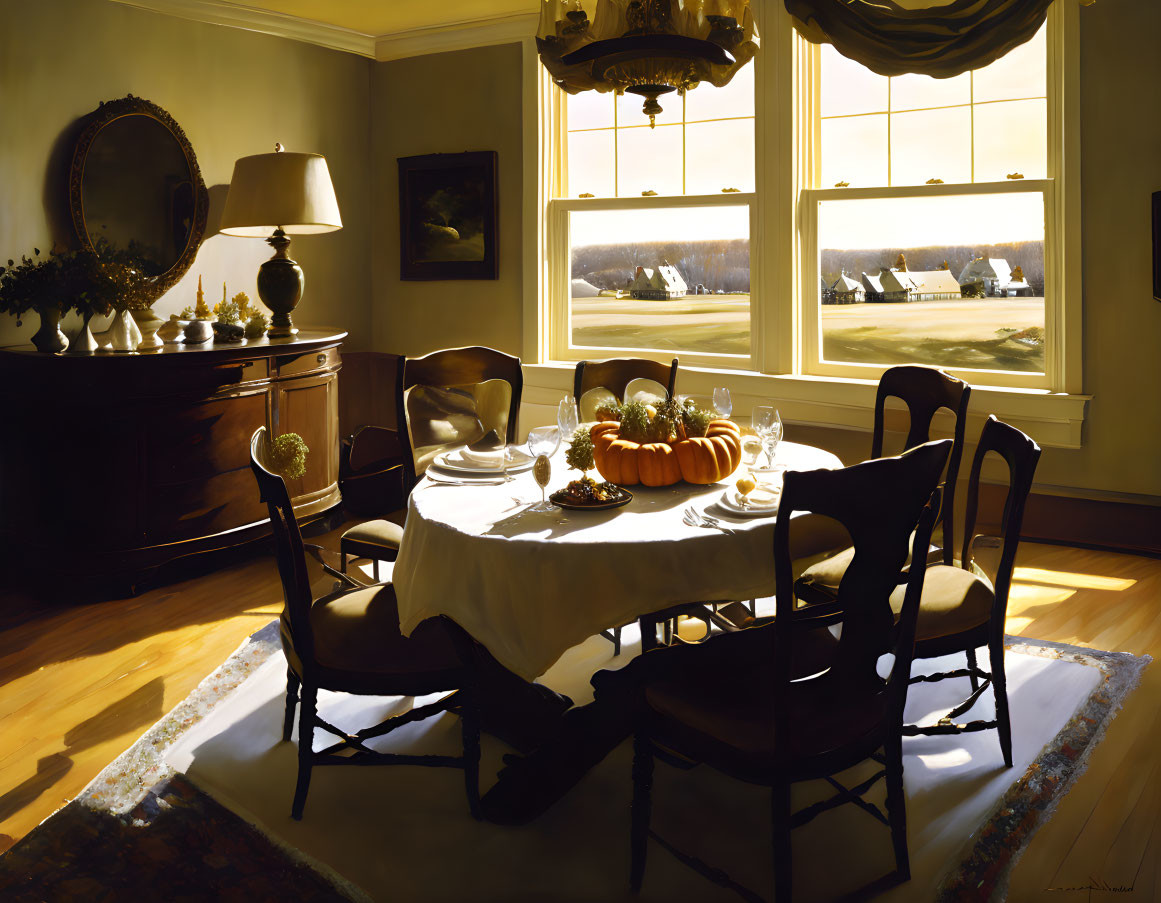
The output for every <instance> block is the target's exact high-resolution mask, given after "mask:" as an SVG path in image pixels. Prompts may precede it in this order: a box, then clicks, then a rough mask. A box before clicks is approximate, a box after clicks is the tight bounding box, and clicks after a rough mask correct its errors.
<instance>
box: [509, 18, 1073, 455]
mask: <svg viewBox="0 0 1161 903" xmlns="http://www.w3.org/2000/svg"><path fill="white" fill-rule="evenodd" d="M752 2H753V4H754V7H755V14H756V16H757V18H758V21H759V23H760V24H761V27H762V51H761V53H760V54H759V56H758V57H757V58H756V59H755V61H754V65H755V66H756V72H755V92H754V93H755V114H756V120H755V129H754V145H755V146H754V152H755V173H754V175H755V192H754V193H753V195H752V196H749V197H750V198H751V204H752V205H751V232H750V266H751V281H750V287H751V294H750V313H751V329H750V341H751V354H750V361H749V368H748V369H745V370H739V369H736V368H737V367H738V366H739V364H738V362H737V360H736V359H734V360H732V361H731V360H723V359H721V358H718V359H715V358H713V357H712V356H700V355H693V354H689V353H685V352H679V353H678V355H677V356H678V357H680V359H681V363H682V377H681V379H682V386H683V389H684V390H685V391H691V392H703V391H704V390H705V389H707V388H709V389H712V386H713V385H714V383H715V382H720V377H721V375H722V374H723V372H725V373H726V374H727V375H728V377H729V379H730V385H731V388H732V389H734V388H735V387H736V391H734V394H735V397H736V399H737V401H738V402H739V405H738V410H743V409H744V408H743V406H744V405H746V404H748V403H749V401H748V398H749V397H751V396H752V397H753V398H755V399H757V398H774V399H777V400H778V402H779V404H780V406H781V408H782V413H783V419H784V420H786V421H790V422H801V423H812V424H824V425H831V426H838V427H844V428H856V429H865V428H866V412H867V410H868V409H869V408H870V407H871V406H872V405H873V403H874V394H875V386H876V384H877V381H878V378H879V375H880V373H881V372H882V370H883V369H885V367H883V366H877V367H874V368H871V367H868V368H866V369H859V367H860V365H852V366H853V368H854V369H851V370H847V371H846V372H845V373H844V374H841V375H840V374H837V373H835V372H829V368H826V367H822V368H820V367H818V366H817V364H816V359H814V360H812V358H811V357H810V356H808V355H814V354H815V352H816V350H817V342H818V339H819V327H818V326H817V323H818V304H819V298H818V274H817V249H815V248H814V247H813V244H814V240H813V238H811V237H810V236H812V235H813V234H814V233H813V232H812V231H809V230H810V229H811V228H812V223H811V219H812V213H811V205H812V204H813V210H814V214H815V215H816V213H817V200H818V199H819V198H821V197H826V198H834V199H838V198H841V197H858V196H860V194H859V192H860V191H868V190H870V189H820V188H816V187H815V185H816V178H815V173H816V172H818V143H817V140H816V136H814V135H813V130H814V122H815V121H816V117H815V116H814V115H813V112H814V110H816V109H817V104H818V92H817V89H816V83H817V72H818V67H817V66H816V65H815V60H816V59H817V50H816V49H814V48H813V45H811V44H810V43H809V42H807V41H806V40H805V39H804V38H802V37H801V36H800V35H799V34H798V33H797V31H795V29H794V28H793V25H792V24H791V21H790V16H789V15H788V14H787V13H786V11H785V8H784V6H783V4H782V2H781V0H752ZM1078 30H1079V21H1078V4H1077V2H1076V0H1061V2H1059V3H1055V4H1053V6H1052V7H1051V8H1050V9H1049V12H1048V28H1047V43H1048V48H1047V60H1048V76H1047V96H1048V104H1047V106H1048V130H1049V140H1048V174H1049V176H1050V178H1048V179H1042V180H1040V179H1037V180H1033V179H1027V180H1018V181H1013V182H1004V183H973V184H966V185H965V184H960V185H956V184H949V185H938V186H908V187H906V188H903V187H900V188H897V189H891V191H893V192H895V191H912V190H917V191H918V192H919V193H942V194H965V193H978V192H981V191H985V192H990V191H993V190H1002V191H1016V192H1020V191H1023V192H1028V191H1037V190H1039V191H1042V192H1044V193H1045V199H1046V201H1045V213H1046V222H1045V259H1044V271H1045V284H1046V285H1045V295H1046V301H1045V303H1046V305H1051V306H1050V307H1048V308H1047V309H1046V312H1045V321H1046V322H1045V326H1046V350H1045V354H1046V362H1045V371H1046V372H1045V374H1044V375H1043V376H1040V375H1036V376H1035V377H1030V376H1029V375H1027V374H1014V373H1012V372H1011V371H994V372H993V375H994V376H995V379H992V378H990V377H989V375H988V371H979V370H962V371H958V374H959V375H962V376H963V377H964V378H966V379H967V380H968V381H969V382H971V383H972V385H973V386H974V387H976V391H975V392H974V393H973V410H976V409H977V408H978V410H979V411H981V412H983V413H982V414H980V415H978V416H981V417H982V416H984V415H986V414H987V413H995V414H997V415H998V416H1000V417H1003V418H1005V419H1007V420H1009V422H1012V423H1014V424H1015V425H1017V426H1022V428H1025V429H1031V430H1032V431H1033V433H1034V434H1035V435H1036V438H1037V440H1038V441H1040V443H1041V444H1042V445H1049V446H1056V447H1064V448H1079V447H1081V435H1082V425H1083V422H1084V418H1085V414H1086V411H1087V403H1088V401H1089V396H1087V395H1084V394H1082V393H1083V373H1082V356H1083V346H1082V328H1083V309H1082V283H1081V244H1080V237H1081V219H1080V198H1081V193H1080V103H1079V92H1080V60H1079V43H1080V42H1079V34H1078ZM524 48H525V54H524V71H525V94H524V109H525V129H524V153H525V168H524V169H525V181H524V211H523V212H524V216H523V228H524V262H523V266H524V274H525V278H524V327H525V328H524V340H523V347H522V354H523V357H524V361H525V365H526V377H525V382H526V385H528V386H529V387H530V388H531V390H532V392H531V398H532V399H535V398H536V397H538V396H537V394H536V393H537V387H543V393H544V396H545V398H548V397H549V396H550V395H551V394H553V393H554V392H555V391H556V387H557V386H565V385H569V384H571V383H569V382H567V381H566V377H567V374H568V373H571V370H572V362H573V361H575V360H579V359H582V358H584V357H597V356H606V357H617V356H623V355H628V354H630V353H631V354H633V355H634V356H640V357H649V358H653V359H656V360H663V361H668V360H669V359H671V358H672V357H673V356H674V354H673V353H672V352H666V351H661V350H657V349H651V350H650V349H643V350H641V351H639V352H638V351H630V350H629V349H612V348H599V349H595V348H589V349H575V348H574V349H569V348H568V347H567V335H568V332H567V330H568V307H567V294H568V292H567V288H568V286H567V281H566V279H564V278H562V273H563V274H567V273H568V272H569V269H568V268H569V261H568V259H567V258H568V243H567V235H565V234H562V232H561V229H560V223H559V222H553V220H552V217H551V216H550V204H549V201H550V199H551V198H553V197H558V196H559V192H557V191H556V190H555V189H556V187H557V186H558V185H559V184H560V183H559V180H560V178H561V175H562V171H563V170H562V168H563V166H564V150H565V148H564V147H561V145H562V144H564V145H565V147H566V146H567V140H566V134H565V129H564V120H563V110H562V107H563V103H562V100H563V92H561V91H560V90H559V89H558V88H556V87H555V86H554V85H552V83H551V80H550V79H549V77H548V75H547V72H546V71H545V70H544V67H543V66H542V65H541V64H540V62H539V59H538V57H537V54H536V46H535V42H534V41H533V40H532V39H531V38H529V39H526V40H525V42H524ZM783 110H786V111H789V112H787V113H786V115H780V111H783ZM873 191H874V192H875V193H876V196H878V193H879V189H873ZM704 197H705V199H706V201H707V202H708V201H709V200H710V199H711V198H712V202H714V203H726V204H730V203H735V204H736V203H740V202H741V199H742V198H743V197H747V196H746V195H743V194H727V195H722V196H721V198H719V197H718V196H716V195H715V196H704ZM621 200H627V201H629V202H631V203H633V204H637V203H639V202H638V200H637V199H636V198H629V199H612V198H603V199H602V198H593V199H580V200H578V201H573V200H567V201H566V200H557V201H553V202H552V206H553V207H559V210H560V211H561V212H563V211H565V210H569V209H600V208H599V207H598V205H600V206H608V207H615V206H616V204H617V202H619V201H621ZM697 200H698V199H697V198H694V197H672V198H662V199H658V203H659V204H666V203H668V204H671V205H672V206H693V205H695V203H696V201H697ZM593 201H595V202H596V205H593V206H592V207H591V208H590V207H580V206H573V205H574V204H576V205H579V204H583V203H586V202H593ZM1049 236H1052V238H1051V239H1050V238H1049ZM812 261H814V262H813V263H812ZM1049 285H1051V286H1052V287H1053V288H1052V290H1051V291H1050V290H1049V288H1048V286H1049ZM562 293H563V296H562ZM1050 295H1051V298H1052V300H1051V302H1049V300H1048V296H1050ZM1050 324H1051V325H1050ZM811 333H813V336H814V338H813V339H811V338H810V335H811ZM822 370H827V371H828V372H821V371H822ZM1037 382H1038V383H1039V384H1036V383H1037ZM549 386H552V390H551V391H550V390H549ZM533 403H537V402H535V401H534V402H533ZM969 428H970V427H969Z"/></svg>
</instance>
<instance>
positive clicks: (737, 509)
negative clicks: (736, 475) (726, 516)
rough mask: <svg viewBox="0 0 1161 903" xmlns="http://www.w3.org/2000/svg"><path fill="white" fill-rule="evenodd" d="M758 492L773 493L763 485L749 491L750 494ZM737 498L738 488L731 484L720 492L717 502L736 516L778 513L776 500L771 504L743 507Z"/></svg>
mask: <svg viewBox="0 0 1161 903" xmlns="http://www.w3.org/2000/svg"><path fill="white" fill-rule="evenodd" d="M758 494H761V495H762V496H767V497H768V496H772V495H773V493H772V492H771V491H770V490H769V489H766V488H765V487H763V488H761V489H755V490H754V491H753V492H752V493H751V495H758ZM779 495H781V492H779ZM739 499H740V496H739V494H738V490H737V489H734V488H733V487H732V486H731V487H730V488H729V489H727V490H726V491H725V492H723V493H722V497H721V498H720V499H718V504H719V505H721V507H722V508H724V509H725V510H726V511H729V512H730V514H733V515H735V516H737V517H772V516H773V515H775V514H777V513H778V504H777V502H775V503H774V504H773V505H753V504H751V505H747V506H746V507H745V508H743V507H742V505H741V503H740V501H739Z"/></svg>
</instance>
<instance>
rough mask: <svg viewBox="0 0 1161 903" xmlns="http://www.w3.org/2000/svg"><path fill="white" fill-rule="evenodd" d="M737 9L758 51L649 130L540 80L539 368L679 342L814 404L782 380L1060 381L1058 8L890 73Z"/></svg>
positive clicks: (611, 103) (1074, 384)
mask: <svg viewBox="0 0 1161 903" xmlns="http://www.w3.org/2000/svg"><path fill="white" fill-rule="evenodd" d="M753 2H754V3H755V5H756V6H757V8H758V13H759V15H760V16H761V17H762V21H763V25H764V31H763V39H764V43H763V51H762V53H761V54H759V56H758V57H757V58H756V59H755V60H754V62H753V63H751V64H749V65H748V66H746V67H745V68H743V69H742V70H740V71H739V72H738V73H737V75H736V76H735V78H734V79H733V81H732V82H731V83H730V85H728V86H727V87H726V88H724V89H715V88H713V87H711V86H707V85H702V86H699V87H698V88H696V89H695V90H693V91H691V92H690V93H689V94H688V95H687V96H686V97H684V98H680V97H676V96H673V95H670V96H669V98H668V102H666V98H664V97H663V98H662V104H663V106H664V107H665V111H664V113H663V114H661V115H660V116H658V118H657V125H656V128H654V129H650V128H649V125H648V121H647V119H646V117H645V116H644V114H643V113H642V112H641V110H640V99H639V98H636V97H627V96H624V97H620V98H616V97H614V96H612V95H611V94H604V95H602V94H597V93H595V92H585V93H582V94H579V95H574V96H566V95H564V94H563V92H560V91H559V90H558V89H555V88H552V87H551V83H550V82H548V81H547V79H543V73H542V72H541V77H542V79H543V81H542V82H541V84H542V88H541V89H540V90H541V91H542V93H541V95H540V96H541V98H542V100H541V107H540V109H541V110H542V111H543V110H545V109H551V110H552V111H553V112H552V116H551V117H548V118H545V117H544V116H542V118H541V120H540V121H539V125H540V127H541V131H540V132H539V138H538V140H539V141H540V142H541V144H540V146H541V147H542V149H543V154H542V156H541V157H540V158H539V159H540V167H541V168H540V176H539V180H540V181H539V184H540V186H541V188H542V194H541V198H542V199H543V206H542V207H540V208H539V210H538V215H539V216H541V219H540V223H541V224H540V225H539V226H538V229H539V230H540V231H539V232H538V234H539V235H540V241H541V243H542V244H541V247H540V253H539V254H538V255H537V257H536V260H542V261H543V266H542V268H541V269H540V270H539V271H538V272H537V280H538V282H537V284H538V286H540V293H539V294H535V293H534V295H535V298H534V302H530V303H535V304H536V312H537V323H538V324H539V325H540V327H541V331H540V332H539V333H538V336H539V338H538V339H537V341H538V342H541V343H542V344H539V345H537V346H536V348H537V354H539V356H540V359H542V360H543V359H550V360H560V361H569V360H577V359H580V358H586V357H597V356H613V355H614V354H622V353H626V352H628V351H632V352H633V353H635V354H638V355H641V356H653V357H655V358H657V359H668V358H669V357H672V356H673V354H674V353H676V354H678V355H680V357H681V359H682V362H683V364H689V365H691V366H694V367H697V366H703V367H709V368H714V369H721V368H730V369H738V370H751V371H754V372H755V374H759V375H762V376H769V377H773V378H775V379H785V380H786V381H785V382H784V383H782V384H780V388H781V389H784V390H785V391H789V392H803V393H807V394H809V393H811V392H814V393H816V394H817V395H818V398H819V399H820V402H821V400H822V399H823V394H822V390H821V389H819V388H817V387H819V386H821V385H822V382H820V381H818V380H804V379H802V378H803V377H821V378H823V381H825V380H828V379H832V378H843V379H847V378H855V379H862V380H866V381H867V382H872V381H875V380H877V379H878V377H879V375H880V374H881V372H882V371H883V370H884V369H885V368H886V367H889V366H892V365H894V364H898V363H911V362H916V363H927V364H933V365H936V366H940V367H943V368H945V369H948V370H950V371H951V372H953V373H955V374H956V375H958V376H961V377H963V378H965V379H968V380H969V381H971V382H972V383H973V384H976V385H984V386H994V387H997V388H1002V389H1019V390H1041V391H1044V390H1047V391H1049V392H1055V393H1069V392H1071V393H1079V392H1080V363H1081V353H1080V341H1079V337H1080V328H1079V327H1080V307H1079V296H1080V279H1079V261H1080V251H1079V229H1078V220H1077V218H1076V216H1075V211H1074V210H1073V209H1072V208H1070V207H1069V204H1070V203H1071V204H1075V200H1076V198H1077V196H1078V176H1079V164H1078V151H1079V137H1078V133H1077V132H1076V128H1075V124H1074V117H1075V115H1076V106H1075V105H1076V81H1077V72H1076V68H1075V67H1076V63H1075V59H1074V57H1075V50H1076V38H1075V29H1076V23H1075V19H1074V18H1073V14H1072V13H1071V12H1065V11H1061V10H1059V9H1057V8H1055V7H1054V8H1053V9H1052V10H1050V11H1049V16H1048V21H1047V23H1046V25H1045V26H1044V27H1043V28H1042V29H1041V31H1040V33H1039V34H1038V35H1036V37H1035V38H1034V39H1033V40H1032V41H1030V42H1028V43H1026V44H1024V45H1022V46H1020V47H1017V48H1015V49H1014V50H1013V51H1011V52H1010V53H1009V54H1008V55H1007V56H1005V57H1004V58H1002V59H1000V60H997V61H995V62H993V63H992V64H990V65H988V66H986V67H983V68H980V69H978V70H975V71H972V72H967V73H963V74H962V75H959V76H956V77H954V78H949V79H934V78H929V77H925V76H917V75H907V76H899V77H891V78H888V77H885V76H879V75H876V74H874V73H872V72H870V71H869V70H867V69H866V68H864V67H862V66H861V65H859V64H857V63H854V62H852V61H850V60H848V59H846V58H844V57H842V56H841V55H840V54H839V53H838V52H837V51H835V50H834V49H833V48H832V47H830V46H825V45H824V46H816V45H812V44H809V43H808V42H806V41H805V40H804V39H802V38H801V37H800V36H799V35H798V34H797V33H796V32H794V30H793V28H792V26H791V25H790V20H789V16H788V15H787V14H786V13H785V10H784V9H783V8H782V6H781V4H778V3H768V2H765V0H753ZM1066 32H1067V35H1066ZM1069 48H1071V49H1070V50H1069V52H1067V53H1066V50H1067V49H1069ZM1066 58H1067V59H1068V64H1067V65H1066V63H1065V60H1066ZM538 71H539V70H538ZM1069 86H1071V87H1069ZM1066 88H1067V91H1068V93H1067V98H1066ZM550 96H551V98H552V100H551V103H550V104H549V106H548V107H546V106H545V105H544V104H545V101H544V100H543V98H546V97H550ZM1066 99H1067V104H1066ZM553 117H555V118H553ZM1066 124H1067V125H1068V126H1069V128H1068V129H1066V127H1065V126H1066ZM1066 214H1069V215H1068V216H1067V217H1066ZM638 268H640V270H639V269H638ZM754 385H755V386H757V385H759V383H754ZM836 385H837V384H836ZM811 387H815V388H811ZM763 391H767V390H763ZM770 391H773V390H770ZM828 391H829V390H828ZM804 397H805V396H804ZM835 397H836V396H835V395H833V394H827V395H826V396H825V399H826V400H825V404H827V405H830V406H831V407H832V408H833V405H834V404H835V401H834V399H835ZM1061 409H1062V410H1063V408H1061ZM1069 410H1070V411H1075V410H1077V409H1076V408H1075V407H1070V408H1069ZM1081 410H1082V409H1081ZM1068 416H1069V417H1072V418H1073V419H1072V420H1070V421H1069V426H1068V430H1069V433H1068V437H1069V439H1068V441H1069V442H1072V441H1074V439H1073V437H1075V435H1076V432H1075V431H1076V429H1077V427H1076V423H1077V420H1076V419H1075V416H1074V415H1073V414H1071V413H1070V414H1069V415H1068Z"/></svg>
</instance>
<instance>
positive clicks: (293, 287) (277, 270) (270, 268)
mask: <svg viewBox="0 0 1161 903" xmlns="http://www.w3.org/2000/svg"><path fill="white" fill-rule="evenodd" d="M266 243H267V244H269V245H270V246H271V247H272V248H274V256H273V257H271V258H270V259H269V260H267V261H266V262H265V263H264V264H262V266H260V267H259V268H258V297H259V298H261V299H262V303H263V304H265V305H266V306H267V307H268V308H270V314H271V317H270V328H269V329H268V330H267V331H266V335H267V336H269V337H270V338H272V339H276V338H286V337H288V336H293V335H296V334H297V333H298V329H297V328H296V327H295V326H294V323H293V322H292V321H291V319H290V314H291V311H293V310H294V309H295V308H296V307H297V306H298V302H299V300H301V298H302V290H303V288H304V287H305V285H306V279H305V277H304V276H303V274H302V267H300V266H299V265H298V263H297V262H295V261H294V260H291V259H290V256H289V254H288V253H287V251H288V249H289V247H290V239H289V238H288V237H287V236H286V233H285V232H283V231H282V230H281V229H275V230H274V234H273V235H271V236H270V237H269V238H268V239H266Z"/></svg>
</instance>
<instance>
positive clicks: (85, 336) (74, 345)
mask: <svg viewBox="0 0 1161 903" xmlns="http://www.w3.org/2000/svg"><path fill="white" fill-rule="evenodd" d="M91 319H92V315H91V314H90V315H89V316H87V317H85V321H84V324H83V325H82V326H81V331H80V332H78V333H77V334H76V335H75V336H73V338H72V339H71V340H70V341H69V353H70V354H92V353H93V352H94V351H96V350H97V349H98V348H99V347H100V346H99V345H98V344H97V340H96V339H95V338H94V337H93V330H92V329H90V328H89V321H90V320H91Z"/></svg>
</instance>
